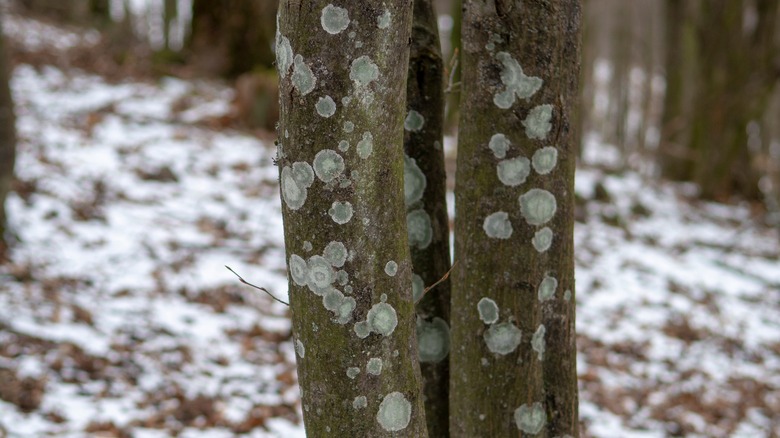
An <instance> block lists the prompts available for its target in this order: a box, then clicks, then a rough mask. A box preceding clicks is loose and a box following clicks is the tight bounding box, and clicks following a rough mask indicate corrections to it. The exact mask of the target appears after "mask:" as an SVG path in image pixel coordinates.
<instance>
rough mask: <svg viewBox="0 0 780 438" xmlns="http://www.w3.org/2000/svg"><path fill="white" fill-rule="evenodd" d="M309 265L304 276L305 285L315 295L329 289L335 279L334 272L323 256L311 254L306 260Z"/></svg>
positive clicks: (322, 293)
mask: <svg viewBox="0 0 780 438" xmlns="http://www.w3.org/2000/svg"><path fill="white" fill-rule="evenodd" d="M307 265H308V267H309V269H308V272H307V274H308V275H307V277H306V285H307V286H308V287H309V289H310V290H311V291H312V292H314V293H315V294H317V295H324V294H325V293H326V292H328V291H329V290H331V289H332V288H331V286H330V285H331V284H333V280H335V277H336V273H335V272H334V271H333V266H331V265H330V262H328V261H327V260H326V259H325V257H322V256H318V255H315V256H311V257H309V260H308V262H307Z"/></svg>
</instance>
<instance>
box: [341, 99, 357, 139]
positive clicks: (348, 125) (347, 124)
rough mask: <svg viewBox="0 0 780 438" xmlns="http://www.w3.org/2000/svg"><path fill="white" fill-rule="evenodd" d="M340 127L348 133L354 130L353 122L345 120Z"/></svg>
mask: <svg viewBox="0 0 780 438" xmlns="http://www.w3.org/2000/svg"><path fill="white" fill-rule="evenodd" d="M342 103H343V101H342ZM341 129H343V130H344V132H346V133H350V132H352V131H354V130H355V124H354V123H352V122H350V121H349V120H347V121H346V122H344V125H342V127H341Z"/></svg>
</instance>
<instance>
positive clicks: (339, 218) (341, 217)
mask: <svg viewBox="0 0 780 438" xmlns="http://www.w3.org/2000/svg"><path fill="white" fill-rule="evenodd" d="M328 214H329V215H330V218H331V219H333V222H336V223H337V224H339V225H344V224H346V223H347V222H349V220H350V219H352V204H350V203H349V202H338V201H336V202H334V203H333V204H331V206H330V209H329V210H328Z"/></svg>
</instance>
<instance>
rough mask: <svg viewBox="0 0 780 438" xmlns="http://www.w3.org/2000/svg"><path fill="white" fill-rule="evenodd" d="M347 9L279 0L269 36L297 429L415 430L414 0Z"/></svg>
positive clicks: (420, 410) (421, 420)
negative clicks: (410, 222)
mask: <svg viewBox="0 0 780 438" xmlns="http://www.w3.org/2000/svg"><path fill="white" fill-rule="evenodd" d="M342 6H343V7H344V9H342V8H341V7H338V6H333V5H330V2H329V1H326V0H314V1H312V0H306V1H304V0H283V1H282V2H280V9H279V28H280V29H279V33H278V34H277V38H276V43H277V44H276V47H277V48H276V52H277V62H276V64H277V67H278V68H279V72H280V107H281V120H280V124H279V129H278V134H279V141H280V145H279V151H278V166H279V168H280V175H281V192H282V200H283V202H282V213H283V216H284V232H285V245H286V251H287V260H288V266H289V268H290V269H289V275H290V281H289V290H290V302H291V303H290V307H291V311H292V322H293V335H294V339H295V345H296V350H297V361H298V378H299V382H300V385H301V388H302V393H303V394H302V403H303V414H304V423H305V427H306V432H307V435H308V436H310V437H320V436H326V435H329V436H343V437H363V436H371V437H375V436H376V437H380V436H394V437H397V436H409V437H424V436H426V428H425V411H424V407H423V399H422V396H421V375H420V369H419V365H418V362H417V343H416V340H415V334H414V329H415V311H414V303H413V301H412V293H411V287H412V286H411V275H412V263H411V260H410V256H409V247H408V243H407V239H406V238H405V236H406V208H405V206H404V198H403V196H402V193H403V190H402V187H403V184H404V181H403V178H404V170H403V167H404V157H403V119H404V116H405V111H404V110H405V105H406V99H405V96H406V93H405V87H406V75H407V66H408V60H409V58H408V54H409V49H408V42H409V38H410V36H411V21H412V8H411V6H412V4H411V2H410V1H407V0H386V1H384V2H382V3H371V4H367V3H364V2H357V1H352V2H343V3H342ZM312 167H313V170H312Z"/></svg>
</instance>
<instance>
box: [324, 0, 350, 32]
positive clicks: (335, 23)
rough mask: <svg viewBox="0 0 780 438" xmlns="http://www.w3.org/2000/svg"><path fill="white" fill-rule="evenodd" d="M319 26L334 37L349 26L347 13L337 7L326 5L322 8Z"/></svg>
mask: <svg viewBox="0 0 780 438" xmlns="http://www.w3.org/2000/svg"><path fill="white" fill-rule="evenodd" d="M320 24H322V28H323V29H325V32H328V33H329V34H331V35H335V34H337V33H339V32H342V31H343V30H344V29H346V28H347V27H348V26H349V12H347V10H346V9H344V8H340V7H338V6H333V5H332V4H331V5H328V6H325V7H324V8H322V15H321V16H320Z"/></svg>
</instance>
